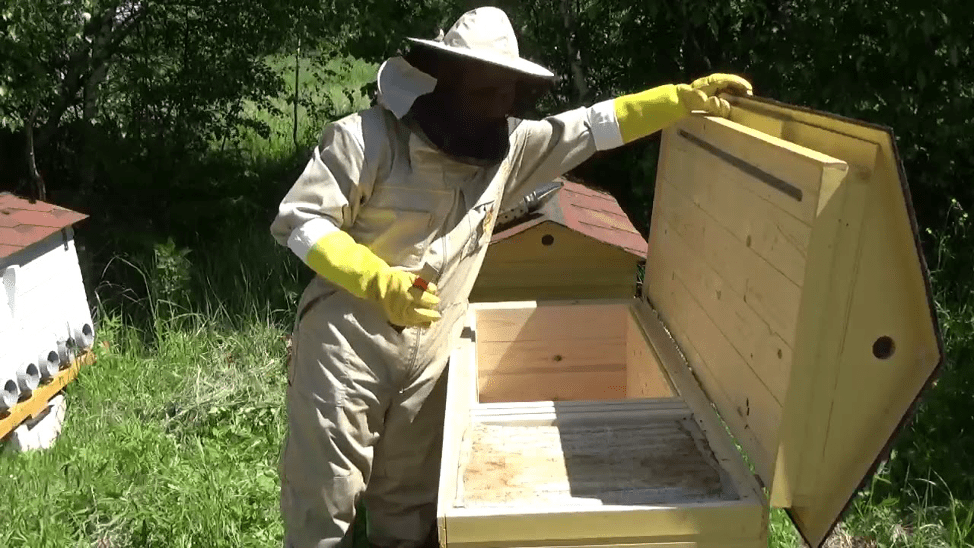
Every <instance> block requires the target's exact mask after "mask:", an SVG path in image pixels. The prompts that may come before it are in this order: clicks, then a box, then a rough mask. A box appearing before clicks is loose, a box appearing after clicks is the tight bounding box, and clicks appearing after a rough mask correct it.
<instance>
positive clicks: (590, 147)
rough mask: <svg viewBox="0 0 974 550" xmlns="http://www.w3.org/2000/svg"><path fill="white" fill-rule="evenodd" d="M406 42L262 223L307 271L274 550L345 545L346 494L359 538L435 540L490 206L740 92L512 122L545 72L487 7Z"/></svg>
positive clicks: (706, 85) (623, 102) (708, 85)
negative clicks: (460, 344)
mask: <svg viewBox="0 0 974 550" xmlns="http://www.w3.org/2000/svg"><path fill="white" fill-rule="evenodd" d="M410 41H411V42H412V45H413V48H412V51H413V52H420V53H421V54H422V55H413V57H412V58H409V59H414V60H415V61H414V63H410V62H409V61H407V58H408V56H407V58H404V57H396V58H392V59H389V60H388V61H386V62H385V63H384V64H383V65H382V66H381V67H380V69H379V72H378V90H379V94H378V102H377V105H375V106H374V107H372V108H370V109H367V110H364V111H362V112H359V113H355V114H352V115H349V116H347V117H345V118H342V119H341V120H338V121H335V122H333V123H330V124H328V125H327V126H326V127H325V128H324V131H323V133H322V136H321V139H320V141H319V142H318V144H317V146H316V148H315V149H314V152H313V155H312V158H311V160H310V161H309V163H308V165H307V167H306V168H305V170H304V172H303V173H302V174H301V176H300V177H299V178H298V180H297V181H296V182H295V184H294V186H293V187H292V188H291V190H290V191H289V192H288V193H287V195H286V196H285V197H284V199H283V201H282V202H281V205H280V210H279V214H278V216H277V218H276V219H275V220H274V222H273V224H272V227H271V232H272V234H273V235H274V237H275V238H276V240H277V241H278V242H279V243H280V244H281V245H284V246H287V247H289V248H290V249H291V250H292V251H293V252H294V253H295V254H296V255H297V256H298V257H299V258H301V260H302V261H303V262H305V263H306V264H307V265H308V266H310V267H311V268H312V269H313V270H314V271H315V272H316V273H317V275H318V276H317V277H315V278H314V280H313V281H312V282H311V283H310V284H309V285H308V287H307V289H306V290H305V291H304V294H303V295H302V296H301V298H300V301H299V304H298V308H297V318H296V321H295V325H294V332H293V339H292V342H293V348H292V359H291V361H290V363H289V366H288V374H287V381H288V388H287V410H288V432H287V436H286V439H285V442H284V446H283V451H282V457H281V462H280V475H281V511H282V514H283V518H284V527H285V541H284V543H285V545H286V546H303V547H307V546H312V547H313V546H339V545H346V544H348V543H349V542H350V539H351V529H350V527H351V525H352V524H353V521H354V514H355V508H356V504H357V503H358V502H360V500H361V499H364V503H365V506H366V508H367V510H368V519H369V524H368V532H369V540H370V542H371V543H372V544H374V545H377V546H421V545H423V544H426V545H429V544H431V543H434V540H435V539H431V538H430V537H431V535H432V534H433V533H434V532H435V531H433V529H434V528H435V509H436V504H435V502H436V492H437V485H438V475H439V457H440V445H441V437H442V434H441V431H442V425H443V416H444V407H445V404H444V401H445V387H444V383H443V381H444V379H445V376H441V375H442V374H443V373H444V369H445V367H446V366H447V360H448V356H449V353H450V350H451V349H452V348H453V346H454V345H455V343H456V342H457V338H458V336H459V335H460V330H461V328H462V322H461V319H462V318H463V316H464V314H465V312H466V310H467V297H468V295H469V293H470V290H471V288H472V287H473V284H474V281H475V279H476V277H477V273H478V272H479V271H480V266H481V263H482V262H483V259H484V253H485V251H486V248H487V243H488V241H489V239H490V235H491V231H492V228H493V224H494V218H495V215H496V214H497V212H498V211H499V210H503V209H505V208H507V207H508V206H509V205H511V204H515V203H516V202H517V201H518V200H519V199H520V198H522V197H523V196H525V195H526V194H527V193H530V192H531V191H532V190H534V189H535V188H536V187H537V186H539V185H542V184H545V183H549V182H550V181H551V180H552V179H553V178H555V177H557V176H559V175H562V174H563V173H565V172H567V171H568V170H570V169H572V168H573V167H575V166H576V165H578V164H579V163H581V162H582V161H584V160H586V159H587V158H589V157H590V156H591V155H592V154H593V153H595V152H596V151H598V150H605V149H611V148H614V147H619V146H621V145H623V144H626V143H629V142H631V141H634V140H636V139H639V138H641V137H644V136H647V135H649V134H651V133H653V132H655V131H657V130H659V129H661V128H663V127H665V126H667V125H669V124H671V123H673V122H674V121H676V120H678V119H680V118H681V117H684V116H687V115H688V114H690V112H691V111H704V112H707V113H710V114H714V115H726V114H727V113H728V112H729V106H728V104H727V102H726V101H724V100H721V99H719V98H717V97H716V94H717V92H718V91H724V90H732V91H738V92H743V93H750V84H748V83H747V82H746V81H744V80H742V79H740V78H738V77H735V76H732V75H712V76H710V77H707V78H703V79H700V80H698V81H696V82H694V83H693V84H690V85H682V84H681V85H665V86H660V87H657V88H653V89H650V90H647V91H644V92H641V93H639V94H633V95H627V96H623V97H619V98H616V99H613V100H609V101H605V102H602V103H599V104H596V105H593V106H591V107H581V108H577V109H573V110H570V111H567V112H564V113H561V114H558V115H555V116H551V117H548V118H545V119H543V120H518V119H514V118H510V117H509V116H508V115H509V114H510V110H511V109H512V108H513V106H515V105H517V102H518V101H519V99H520V98H519V97H517V96H518V94H520V93H521V92H523V91H524V90H529V89H532V88H531V86H534V85H537V84H538V83H539V82H542V83H550V82H551V81H552V78H553V76H554V75H553V74H552V73H551V72H550V71H548V70H547V69H545V68H543V67H541V66H539V65H537V64H535V63H532V62H530V61H527V60H525V59H522V58H521V57H519V54H518V48H517V43H516V40H515V38H514V31H513V29H512V27H511V23H510V22H509V20H508V18H507V16H506V15H505V14H504V12H503V11H501V10H499V9H496V8H480V9H476V10H473V11H470V12H468V13H466V14H464V15H463V16H462V17H461V18H460V19H459V20H458V21H457V22H456V24H455V25H454V26H453V27H452V28H451V29H450V30H449V32H447V33H446V34H445V36H442V37H441V38H439V39H437V40H422V39H410ZM411 55H412V54H411ZM417 65H419V66H422V67H423V68H424V70H420V69H419V68H417ZM420 275H423V277H420Z"/></svg>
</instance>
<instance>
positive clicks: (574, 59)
mask: <svg viewBox="0 0 974 550" xmlns="http://www.w3.org/2000/svg"><path fill="white" fill-rule="evenodd" d="M570 1H571V0H561V16H562V19H563V20H564V22H565V46H566V48H567V51H568V63H569V64H570V65H571V68H572V80H573V82H574V84H575V91H576V93H577V94H578V95H577V96H576V97H575V101H574V102H575V103H577V102H582V101H585V100H586V99H587V98H588V86H586V84H585V72H584V71H583V70H582V55H581V52H579V51H578V50H576V49H575V21H574V17H573V13H572V8H571V6H570V5H569V2H570Z"/></svg>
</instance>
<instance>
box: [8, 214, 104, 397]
mask: <svg viewBox="0 0 974 550" xmlns="http://www.w3.org/2000/svg"><path fill="white" fill-rule="evenodd" d="M38 204H39V203H38ZM2 206H3V204H2V203H0V207H2ZM8 211H9V210H8ZM0 244H3V243H0ZM21 245H22V246H21V247H20V248H19V249H17V250H15V251H13V252H12V253H8V254H7V255H5V256H0V277H2V281H3V295H2V299H0V302H2V303H0V412H3V411H4V410H7V409H9V408H11V407H12V406H13V405H14V404H16V403H17V401H19V400H22V399H24V398H26V397H29V396H30V395H31V393H32V392H33V391H34V390H36V389H37V388H38V387H39V386H40V385H43V384H44V383H46V382H48V381H50V380H51V379H53V378H54V377H55V376H56V375H57V374H58V372H59V371H60V370H61V369H62V368H63V367H65V366H67V365H70V364H71V363H72V362H73V361H74V359H75V357H76V356H77V355H78V354H79V353H81V352H82V351H83V350H85V349H88V348H90V347H91V345H92V344H93V342H94V326H93V323H92V319H91V312H90V309H89V306H88V300H87V296H86V294H85V289H84V283H83V281H82V276H81V268H80V265H79V263H78V254H77V250H76V248H75V243H74V234H73V231H72V230H71V228H70V227H64V228H61V229H58V230H55V231H53V232H52V233H50V234H48V235H47V236H45V237H43V238H40V239H38V240H37V241H36V242H33V243H29V244H26V245H24V243H21Z"/></svg>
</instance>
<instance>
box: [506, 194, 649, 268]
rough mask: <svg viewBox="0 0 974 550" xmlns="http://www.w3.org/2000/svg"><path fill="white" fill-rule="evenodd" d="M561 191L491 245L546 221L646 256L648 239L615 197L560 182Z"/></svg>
mask: <svg viewBox="0 0 974 550" xmlns="http://www.w3.org/2000/svg"><path fill="white" fill-rule="evenodd" d="M558 181H560V182H561V183H562V187H561V189H559V190H558V191H556V192H555V196H554V198H552V199H551V200H549V201H548V202H547V203H545V204H544V205H543V206H542V207H541V208H540V209H539V210H538V212H537V214H540V215H535V216H528V217H527V218H525V219H524V221H522V222H520V223H516V224H514V225H512V226H510V227H507V228H505V229H504V230H503V231H500V232H497V233H495V234H494V236H493V237H492V238H491V242H497V241H501V240H504V239H506V238H508V237H512V236H514V235H517V234H518V233H521V232H523V231H525V230H527V229H530V228H531V227H534V226H536V225H538V224H540V223H542V222H545V221H552V222H555V223H557V224H559V225H563V226H565V227H567V228H569V229H572V230H574V231H577V232H579V233H581V234H583V235H586V236H588V237H591V238H593V239H596V240H599V241H602V242H604V243H606V244H609V245H612V246H616V247H618V248H622V249H624V250H626V251H628V252H630V253H632V254H635V255H637V256H640V257H642V258H645V257H646V251H647V248H648V245H647V243H646V239H644V238H643V236H642V235H640V234H639V231H637V230H636V228H635V227H634V226H633V225H632V222H631V221H629V216H627V215H626V213H625V212H624V211H623V210H622V208H621V207H620V206H619V203H618V202H616V200H615V198H614V197H613V196H612V195H610V194H608V193H603V192H600V191H595V190H594V189H589V188H588V187H585V186H584V185H581V184H578V183H574V182H571V181H567V180H564V179H559V180H558Z"/></svg>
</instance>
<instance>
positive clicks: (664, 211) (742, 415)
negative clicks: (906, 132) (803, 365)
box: [643, 117, 847, 486]
mask: <svg viewBox="0 0 974 550" xmlns="http://www.w3.org/2000/svg"><path fill="white" fill-rule="evenodd" d="M846 171H847V165H846V164H845V163H844V162H843V161H841V160H839V159H836V158H833V157H829V156H827V155H824V154H821V153H818V152H816V151H812V150H809V149H806V148H803V147H801V146H797V145H795V144H791V143H788V142H785V141H783V140H781V139H778V138H775V137H772V136H769V135H766V134H762V133H760V132H757V131H754V130H751V129H749V128H747V127H744V126H741V125H739V124H736V123H734V122H731V121H727V120H722V119H710V118H705V117H690V118H689V119H687V120H686V121H685V122H681V123H680V124H678V125H676V126H674V127H671V128H669V129H667V130H666V131H664V132H663V147H662V153H661V164H660V168H659V172H658V174H657V181H656V193H655V195H654V197H655V198H654V203H653V216H652V227H651V229H650V242H649V253H648V255H647V264H646V282H645V283H644V286H643V289H644V296H645V297H646V298H647V299H648V301H649V302H650V303H651V304H652V305H653V306H654V308H655V309H656V310H658V311H659V312H660V314H661V316H662V318H663V320H664V323H665V324H666V326H667V328H668V329H669V330H670V332H671V333H672V335H673V338H674V340H675V341H676V343H677V344H678V345H679V346H680V348H681V350H682V351H683V353H684V355H685V356H686V357H687V360H688V361H689V363H690V368H691V369H692V370H693V372H694V374H695V375H696V376H697V378H698V379H699V381H700V385H701V387H702V388H703V390H704V391H705V392H706V394H707V395H708V396H709V398H710V399H711V400H712V401H713V402H714V404H715V405H716V406H717V408H718V410H720V412H721V415H722V417H723V418H724V420H725V421H726V422H727V424H728V426H729V427H730V430H731V431H732V433H733V434H734V435H735V437H736V438H737V439H738V441H739V442H740V443H741V445H742V447H743V448H744V450H745V452H746V453H747V456H748V458H750V459H751V461H752V462H753V463H754V465H755V467H756V470H757V473H758V475H759V477H760V478H761V479H762V480H763V481H764V483H765V484H767V485H768V486H771V484H772V482H773V481H774V475H775V463H776V455H777V452H778V444H779V436H780V424H781V419H782V406H783V403H784V402H785V401H786V399H787V395H788V388H789V383H790V376H791V370H792V355H793V347H794V344H793V342H794V340H795V337H796V332H797V327H798V323H799V310H800V305H801V304H802V303H803V302H802V299H803V293H802V286H803V285H804V284H805V275H804V273H805V272H806V271H807V270H808V266H807V254H808V253H807V248H808V247H809V246H810V240H811V238H812V227H814V226H815V222H816V220H817V217H818V216H819V215H820V213H821V212H820V201H821V200H828V199H829V198H831V197H832V195H833V194H834V193H835V192H836V189H837V188H838V184H839V182H840V181H841V180H842V179H843V178H844V177H845V175H846ZM737 209H739V211H738V210H737ZM748 213H750V214H753V215H756V216H759V218H757V219H755V220H753V221H749V222H747V223H744V222H742V221H740V220H741V219H743V216H745V215H747V214H748ZM799 282H801V283H802V284H801V285H800V284H799Z"/></svg>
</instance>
